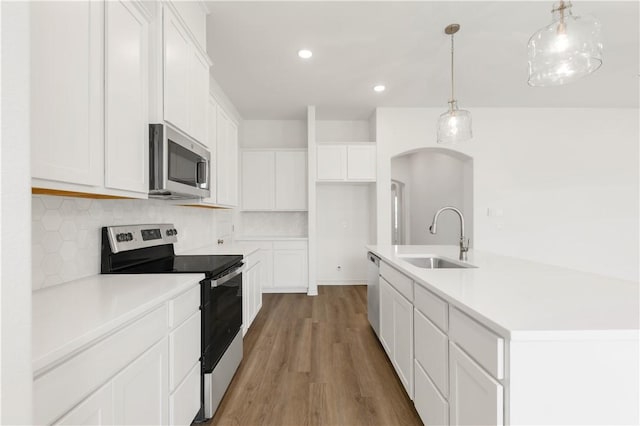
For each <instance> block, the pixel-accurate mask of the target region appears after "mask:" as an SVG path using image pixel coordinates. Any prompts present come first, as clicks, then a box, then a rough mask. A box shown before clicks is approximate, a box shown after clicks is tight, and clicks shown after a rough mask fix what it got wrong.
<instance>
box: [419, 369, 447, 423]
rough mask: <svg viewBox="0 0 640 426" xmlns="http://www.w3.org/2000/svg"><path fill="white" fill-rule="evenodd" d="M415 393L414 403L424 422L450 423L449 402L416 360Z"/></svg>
mask: <svg viewBox="0 0 640 426" xmlns="http://www.w3.org/2000/svg"><path fill="white" fill-rule="evenodd" d="M414 371H415V381H414V383H415V394H414V398H413V403H414V405H415V407H416V411H417V412H418V414H419V415H420V419H421V420H422V423H424V424H425V425H429V426H432V425H433V426H436V425H437V426H441V425H448V424H449V404H448V403H447V400H446V399H444V398H443V397H442V395H440V392H438V390H437V389H436V386H435V385H434V384H433V382H432V381H431V379H429V376H427V374H426V373H425V372H424V370H423V369H422V367H421V366H420V363H419V362H418V361H417V360H416V362H415V366H414Z"/></svg>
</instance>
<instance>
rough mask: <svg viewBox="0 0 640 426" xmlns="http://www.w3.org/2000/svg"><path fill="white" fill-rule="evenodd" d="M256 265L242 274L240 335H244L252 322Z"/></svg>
mask: <svg viewBox="0 0 640 426" xmlns="http://www.w3.org/2000/svg"><path fill="white" fill-rule="evenodd" d="M256 272H257V269H256V265H255V264H254V265H253V266H252V267H251V268H249V269H248V270H247V271H246V272H244V273H243V274H242V333H243V334H246V333H247V331H248V330H249V327H251V322H252V321H253V312H254V309H253V300H254V296H253V293H255V286H256V284H257V278H256Z"/></svg>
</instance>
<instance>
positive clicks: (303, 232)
mask: <svg viewBox="0 0 640 426" xmlns="http://www.w3.org/2000/svg"><path fill="white" fill-rule="evenodd" d="M307 222H308V221H307V212H240V217H239V220H238V227H237V228H238V229H237V233H236V234H237V235H243V236H252V237H272V236H279V237H306V236H307V235H308V231H307V229H308V226H307Z"/></svg>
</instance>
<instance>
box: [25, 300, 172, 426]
mask: <svg viewBox="0 0 640 426" xmlns="http://www.w3.org/2000/svg"><path fill="white" fill-rule="evenodd" d="M166 332H167V308H166V304H164V305H162V306H161V307H160V308H158V309H156V310H154V311H152V312H151V313H149V314H147V315H145V316H144V317H142V318H140V319H138V320H137V321H135V322H134V323H133V324H130V325H128V326H126V327H125V328H123V329H121V330H120V331H118V332H116V333H115V334H113V335H111V336H109V337H107V338H105V339H103V340H101V341H100V342H98V343H96V344H94V345H93V346H91V347H90V348H88V349H86V350H85V351H83V352H81V353H79V354H78V355H76V356H75V357H73V358H71V359H70V360H68V361H67V362H65V363H64V364H62V365H60V366H58V367H56V368H54V369H53V370H51V371H49V372H47V373H45V374H43V375H41V376H40V377H38V378H36V379H35V381H34V383H33V401H34V402H33V403H34V407H35V409H34V419H33V420H34V422H35V424H50V423H52V422H53V421H54V420H55V419H57V418H58V417H60V416H61V415H62V414H64V413H65V412H67V411H69V409H71V407H73V406H74V405H76V404H77V403H78V402H80V400H82V399H83V398H84V397H85V396H87V395H89V394H90V393H91V392H92V391H93V390H94V389H97V388H98V387H99V386H100V385H102V384H103V383H106V382H107V380H109V379H110V378H111V377H113V376H114V375H115V374H116V373H117V372H118V371H120V370H121V369H122V368H124V367H125V366H126V365H128V364H129V363H130V362H131V361H133V360H134V359H135V358H137V357H138V356H139V355H140V354H142V353H143V352H144V351H145V350H146V349H147V348H149V347H151V346H152V345H153V344H154V343H155V342H157V341H159V340H160V339H162V338H163V337H164V336H165V335H166ZM98 366H99V367H98ZM79 377H81V378H82V380H78V378H79Z"/></svg>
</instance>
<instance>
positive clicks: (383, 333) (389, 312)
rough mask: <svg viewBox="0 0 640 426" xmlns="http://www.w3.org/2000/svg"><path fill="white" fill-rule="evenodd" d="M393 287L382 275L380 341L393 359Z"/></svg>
mask: <svg viewBox="0 0 640 426" xmlns="http://www.w3.org/2000/svg"><path fill="white" fill-rule="evenodd" d="M393 333H394V329H393V289H392V288H391V284H389V283H388V282H387V281H386V280H385V279H384V278H382V277H380V343H382V347H383V348H384V350H385V351H386V352H387V355H388V356H389V359H390V360H392V361H393V352H392V350H393V340H394V338H393Z"/></svg>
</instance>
